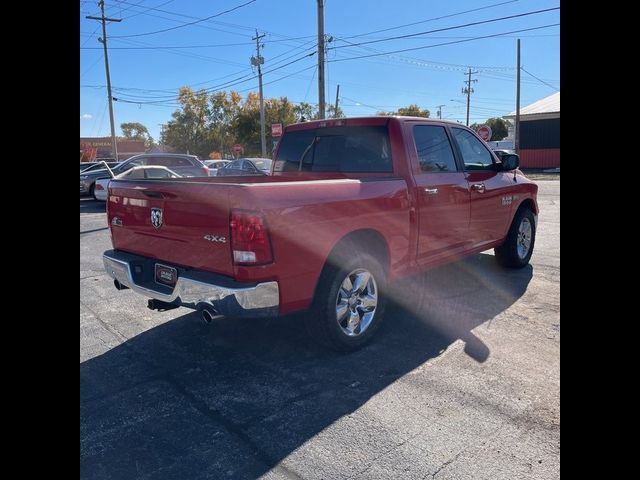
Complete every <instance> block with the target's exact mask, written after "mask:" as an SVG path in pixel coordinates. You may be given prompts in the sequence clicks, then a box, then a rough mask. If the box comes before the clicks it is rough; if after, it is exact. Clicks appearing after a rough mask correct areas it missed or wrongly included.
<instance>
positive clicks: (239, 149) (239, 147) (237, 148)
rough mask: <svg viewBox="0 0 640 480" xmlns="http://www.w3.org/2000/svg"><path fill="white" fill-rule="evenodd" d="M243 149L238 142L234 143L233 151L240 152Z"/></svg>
mask: <svg viewBox="0 0 640 480" xmlns="http://www.w3.org/2000/svg"><path fill="white" fill-rule="evenodd" d="M243 150H244V149H243V148H242V145H240V144H239V143H236V144H235V145H234V146H233V153H242V151H243Z"/></svg>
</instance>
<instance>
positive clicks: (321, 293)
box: [305, 247, 387, 352]
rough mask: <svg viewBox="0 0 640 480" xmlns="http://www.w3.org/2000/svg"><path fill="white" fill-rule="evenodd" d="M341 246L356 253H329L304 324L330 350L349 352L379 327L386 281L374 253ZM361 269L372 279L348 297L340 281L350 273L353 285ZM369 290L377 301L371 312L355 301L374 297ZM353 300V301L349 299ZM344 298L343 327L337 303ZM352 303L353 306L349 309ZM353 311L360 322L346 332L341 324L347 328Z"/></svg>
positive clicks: (360, 345) (384, 304) (344, 279)
mask: <svg viewBox="0 0 640 480" xmlns="http://www.w3.org/2000/svg"><path fill="white" fill-rule="evenodd" d="M343 250H344V251H345V252H349V251H350V252H357V253H355V254H353V255H351V256H347V254H343V255H340V254H338V255H332V257H331V258H330V259H329V261H328V262H327V264H326V265H325V267H324V269H323V271H322V273H321V275H320V279H319V280H318V287H317V288H316V295H315V298H314V301H313V304H312V307H311V309H310V311H308V312H307V313H306V315H305V324H306V327H307V331H308V332H309V334H310V335H311V336H312V337H313V338H314V340H316V341H318V342H319V343H321V344H322V345H324V346H326V347H328V348H331V349H332V350H336V351H341V352H349V351H353V350H357V349H359V348H361V347H363V346H364V345H366V344H367V343H368V342H369V341H370V340H371V338H372V337H373V335H374V334H375V333H376V331H377V330H378V329H379V328H380V324H381V323H382V319H383V317H384V312H385V307H386V303H387V302H386V298H385V292H386V287H387V283H386V276H385V272H384V269H383V268H382V266H381V265H380V262H378V260H376V259H375V258H374V257H373V256H371V255H370V254H368V253H366V252H361V253H360V252H358V249H357V247H354V248H345V249H343ZM363 273H364V274H365V276H364V277H362V278H366V273H369V274H370V275H371V278H373V282H372V281H369V282H367V283H366V286H365V287H364V290H363V288H360V289H359V290H363V291H362V292H361V294H358V293H357V292H354V293H353V295H352V296H351V297H349V298H347V296H346V295H345V291H344V289H343V290H342V291H341V287H342V286H343V282H344V281H346V278H347V276H349V275H350V274H351V277H350V278H351V279H353V287H354V288H355V287H357V285H356V283H358V281H357V279H356V277H358V276H360V275H361V274H363ZM357 290H358V289H357ZM352 291H353V290H352ZM339 293H340V297H339ZM372 293H374V294H375V296H377V303H376V306H375V310H374V311H373V316H367V313H370V312H367V311H366V310H367V309H370V307H368V308H367V307H364V306H363V305H360V304H358V303H357V302H358V300H359V299H360V298H359V297H361V298H364V297H368V298H373V295H371V294H372ZM352 301H353V302H354V304H353V305H352V304H351V303H350V302H352ZM360 301H362V300H360ZM345 302H346V305H347V306H346V307H344V308H346V309H347V310H345V312H346V316H345V317H343V318H344V320H343V322H345V323H346V327H343V326H341V325H340V323H339V322H338V313H337V309H338V306H339V304H343V305H345ZM352 306H353V308H354V310H350V309H351V307H352ZM352 311H354V312H356V313H354V315H355V314H357V315H359V317H360V320H361V322H358V326H357V327H356V328H354V329H353V335H352V336H349V335H348V334H347V332H346V331H345V330H344V329H343V328H347V329H349V328H350V326H349V324H348V319H349V316H350V315H352V314H351V313H350V312H352ZM353 318H355V317H353ZM367 319H368V320H367ZM367 322H368V323H367ZM363 325H366V326H365V327H363V328H364V330H362V329H361V327H362V326H363ZM359 330H362V331H359Z"/></svg>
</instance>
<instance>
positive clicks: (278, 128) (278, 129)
mask: <svg viewBox="0 0 640 480" xmlns="http://www.w3.org/2000/svg"><path fill="white" fill-rule="evenodd" d="M271 136H272V137H281V136H282V124H281V123H272V124H271Z"/></svg>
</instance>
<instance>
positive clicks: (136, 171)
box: [94, 165, 182, 202]
mask: <svg viewBox="0 0 640 480" xmlns="http://www.w3.org/2000/svg"><path fill="white" fill-rule="evenodd" d="M181 177H182V175H179V174H177V173H176V172H174V171H173V170H170V169H168V168H167V167H159V166H155V165H143V166H141V167H133V168H131V169H129V170H127V171H126V172H124V173H121V174H120V175H116V176H115V177H114V178H119V179H123V180H143V179H158V178H181ZM111 180H113V179H112V178H101V179H99V180H96V186H95V189H94V197H95V199H96V200H101V201H103V202H105V201H106V200H107V195H108V191H109V182H111Z"/></svg>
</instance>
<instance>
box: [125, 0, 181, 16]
mask: <svg viewBox="0 0 640 480" xmlns="http://www.w3.org/2000/svg"><path fill="white" fill-rule="evenodd" d="M174 1H175V0H167V1H166V2H164V3H161V4H160V5H156V6H155V7H148V8H146V9H145V10H143V11H142V12H135V13H134V14H133V15H129V16H128V17H125V18H124V19H125V20H128V19H129V18H133V17H137V16H138V15H143V14H145V13H147V12H148V11H149V10H157V9H158V7H163V6H165V5H168V4H169V3H172V2H174ZM119 3H124V4H128V5H131V6H130V7H129V8H127V9H125V10H123V11H126V10H131V9H132V8H133V7H138V6H140V4H129V3H128V2H119ZM140 3H142V2H140Z"/></svg>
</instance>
